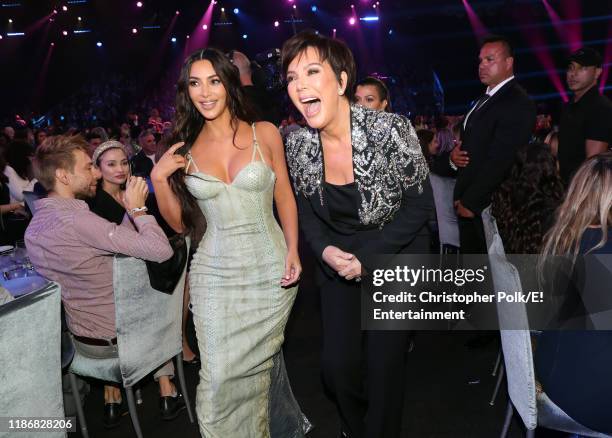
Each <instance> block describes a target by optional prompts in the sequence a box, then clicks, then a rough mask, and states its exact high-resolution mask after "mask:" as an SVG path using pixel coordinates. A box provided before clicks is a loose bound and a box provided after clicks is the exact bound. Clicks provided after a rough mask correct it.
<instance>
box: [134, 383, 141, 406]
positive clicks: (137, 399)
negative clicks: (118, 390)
mask: <svg viewBox="0 0 612 438" xmlns="http://www.w3.org/2000/svg"><path fill="white" fill-rule="evenodd" d="M134 394H135V395H136V404H137V405H141V404H142V390H141V389H140V386H139V387H138V388H136V391H134Z"/></svg>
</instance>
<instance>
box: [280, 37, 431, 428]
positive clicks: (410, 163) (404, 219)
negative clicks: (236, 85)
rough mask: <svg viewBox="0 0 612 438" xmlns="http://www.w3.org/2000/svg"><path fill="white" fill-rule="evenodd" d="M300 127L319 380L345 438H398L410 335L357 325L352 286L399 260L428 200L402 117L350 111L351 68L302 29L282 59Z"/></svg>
mask: <svg viewBox="0 0 612 438" xmlns="http://www.w3.org/2000/svg"><path fill="white" fill-rule="evenodd" d="M282 63H283V71H284V73H285V75H286V79H287V89H288V93H289V96H290V97H291V100H292V101H293V103H294V104H295V106H296V107H297V108H298V110H300V112H301V113H302V115H303V116H304V118H305V119H306V122H307V123H308V127H305V128H302V129H300V130H298V131H295V132H293V133H291V134H290V135H289V137H288V139H287V143H286V155H287V164H288V166H289V171H290V174H291V177H292V179H293V184H294V189H295V193H296V198H297V204H298V210H299V220H300V227H301V229H302V231H303V235H304V237H305V238H306V240H307V241H308V243H309V245H310V247H311V248H312V250H313V252H314V254H315V257H316V258H317V260H318V262H319V263H318V268H319V269H318V271H319V272H318V276H317V277H318V283H319V286H320V289H321V303H322V318H323V343H324V345H323V356H322V360H323V365H322V366H323V378H324V381H325V384H326V386H327V387H328V389H329V390H330V391H331V393H333V395H334V397H335V401H336V404H337V407H338V411H339V414H340V417H341V421H342V429H343V430H342V434H343V436H349V437H372V438H373V437H376V438H384V437H389V438H395V437H398V436H399V433H400V427H401V413H402V405H403V397H404V387H405V373H406V370H405V365H406V358H405V355H406V344H407V332H404V331H385V332H383V331H363V330H362V329H361V311H360V284H359V282H360V281H361V277H362V276H364V275H367V273H368V272H369V271H371V269H372V267H373V266H374V263H375V260H376V256H377V255H379V254H397V253H401V252H403V251H404V250H405V249H406V247H407V246H408V244H410V243H411V241H412V240H413V239H414V238H415V236H416V235H417V233H418V232H419V230H421V229H422V228H423V226H424V225H425V223H426V222H427V219H428V217H429V214H430V212H431V209H432V208H433V201H432V195H431V187H430V185H429V179H428V168H427V164H426V162H425V159H424V158H423V154H422V152H421V148H420V146H419V142H418V139H417V137H416V134H415V131H414V128H413V127H412V126H411V124H410V121H409V120H408V119H406V118H405V117H402V116H400V115H397V114H392V113H386V112H377V111H373V110H369V109H366V108H363V107H360V106H356V105H351V104H350V101H351V99H352V96H351V94H352V91H353V89H354V87H353V85H354V81H355V63H354V60H353V56H352V54H351V52H350V49H349V48H348V47H347V46H346V45H345V44H344V43H342V42H340V41H339V40H336V39H331V38H327V37H323V36H320V35H317V34H314V33H301V34H298V35H296V36H294V37H293V38H291V39H290V40H288V41H287V42H286V43H285V45H284V47H283V52H282Z"/></svg>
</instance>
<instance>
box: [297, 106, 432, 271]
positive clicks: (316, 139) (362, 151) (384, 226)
mask: <svg viewBox="0 0 612 438" xmlns="http://www.w3.org/2000/svg"><path fill="white" fill-rule="evenodd" d="M351 140H352V145H353V173H354V176H355V182H356V185H357V188H358V191H359V195H360V199H361V202H360V205H359V211H358V214H359V221H360V224H361V227H359V228H358V229H356V230H355V231H354V232H352V233H350V235H348V236H347V232H346V230H345V229H342V228H339V227H338V226H337V225H336V224H335V223H334V222H333V221H332V220H331V218H330V214H329V210H328V208H327V204H326V200H325V199H324V198H325V197H324V191H323V188H322V182H323V157H322V149H321V142H320V136H319V132H318V131H317V130H316V129H312V128H309V127H306V128H302V129H300V130H297V131H294V132H292V133H291V134H290V135H289V136H288V138H287V142H286V156H287V165H288V167H289V173H290V175H291V179H292V181H293V188H294V190H295V195H296V200H297V205H298V213H299V222H300V228H301V230H302V232H303V235H304V237H305V239H306V240H307V242H308V243H309V245H310V247H311V248H312V250H313V251H314V254H315V256H316V257H317V259H318V260H319V262H320V263H321V265H322V267H323V268H324V271H325V272H327V273H328V274H329V275H335V273H334V272H333V271H332V270H331V268H329V267H328V266H327V265H326V264H325V263H324V262H323V261H322V253H323V250H324V249H325V247H327V246H328V245H334V246H338V247H339V248H340V249H342V250H344V251H348V252H351V253H353V254H355V255H356V256H357V258H358V259H359V261H360V262H361V263H362V265H363V266H364V267H366V268H368V267H370V266H372V263H373V257H375V256H376V255H377V254H396V253H399V252H401V251H402V249H403V248H405V247H406V246H407V245H408V244H409V243H410V242H411V241H412V240H413V239H414V237H415V236H416V234H417V232H418V231H419V230H420V229H421V228H422V227H423V225H424V224H425V223H426V222H427V219H428V218H429V215H430V212H431V210H432V209H433V197H432V193H431V186H430V184H429V178H428V175H429V171H428V168H427V163H426V162H425V158H424V157H423V154H422V152H421V147H420V146H419V140H418V138H417V136H416V133H415V131H414V128H413V127H412V125H411V124H410V121H409V120H408V119H407V118H405V117H403V116H400V115H398V114H392V113H387V112H380V111H373V110H369V109H366V108H363V107H361V106H357V105H353V106H351Z"/></svg>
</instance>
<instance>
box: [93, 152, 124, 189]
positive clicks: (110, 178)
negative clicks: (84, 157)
mask: <svg viewBox="0 0 612 438" xmlns="http://www.w3.org/2000/svg"><path fill="white" fill-rule="evenodd" d="M98 162H99V163H100V164H99V166H98V167H99V169H100V172H101V173H102V179H103V180H104V181H105V182H107V183H110V184H116V185H121V184H125V182H126V181H127V178H128V176H129V172H130V165H129V163H128V159H127V156H126V155H125V152H123V151H122V150H121V149H119V148H113V149H109V150H107V151H106V152H104V153H103V154H102V155H100V158H98Z"/></svg>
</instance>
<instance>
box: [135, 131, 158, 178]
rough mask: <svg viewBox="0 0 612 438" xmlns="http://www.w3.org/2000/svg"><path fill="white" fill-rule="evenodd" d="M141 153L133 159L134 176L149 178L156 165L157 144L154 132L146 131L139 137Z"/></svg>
mask: <svg viewBox="0 0 612 438" xmlns="http://www.w3.org/2000/svg"><path fill="white" fill-rule="evenodd" d="M138 144H139V145H140V148H141V150H140V152H138V153H137V154H136V155H134V156H133V157H132V159H131V160H130V164H131V166H132V175H134V176H141V177H143V178H148V177H149V176H150V175H151V171H152V170H153V166H154V165H155V154H156V152H157V142H156V140H155V135H154V134H153V131H151V130H149V129H145V130H144V131H142V132H141V133H140V135H139V136H138Z"/></svg>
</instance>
